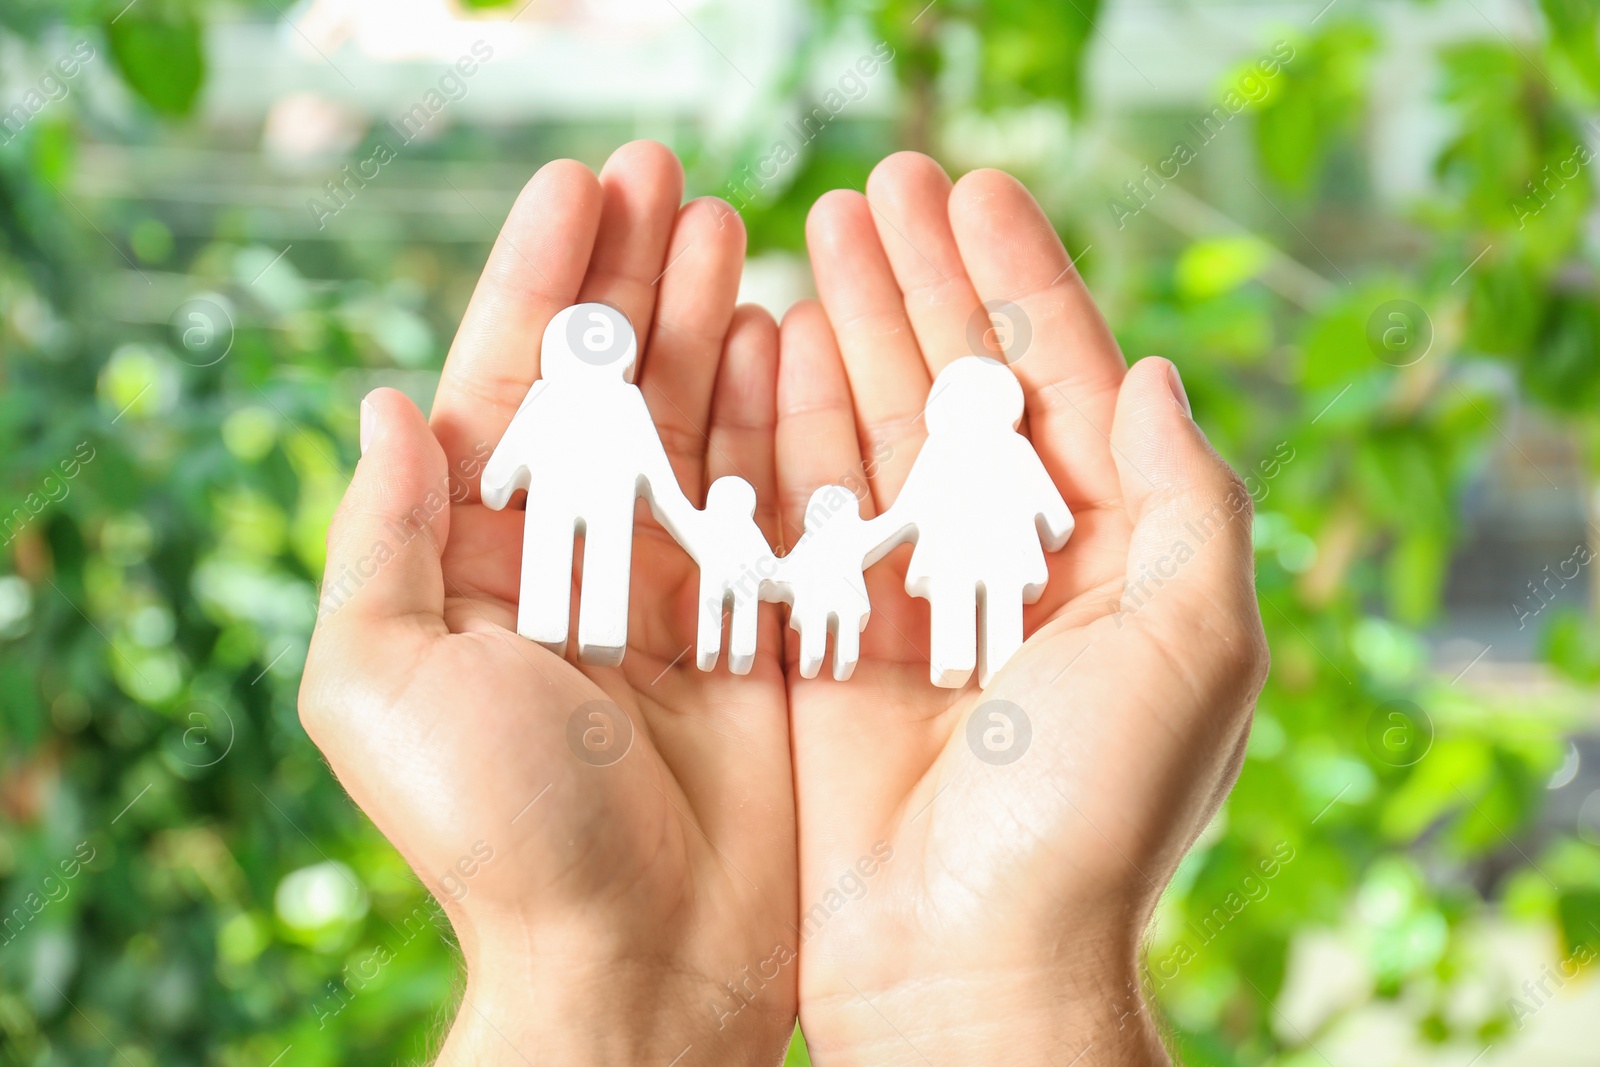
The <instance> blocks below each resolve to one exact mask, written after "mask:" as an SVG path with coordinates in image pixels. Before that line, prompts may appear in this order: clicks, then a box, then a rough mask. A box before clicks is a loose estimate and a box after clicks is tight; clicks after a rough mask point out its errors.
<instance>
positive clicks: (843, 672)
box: [833, 611, 867, 682]
mask: <svg viewBox="0 0 1600 1067" xmlns="http://www.w3.org/2000/svg"><path fill="white" fill-rule="evenodd" d="M866 619H867V616H866V613H865V612H853V611H846V612H842V613H841V614H840V615H839V629H838V632H837V633H835V634H834V636H833V680H834V681H836V682H846V681H849V680H850V676H851V675H852V674H854V673H855V670H856V664H857V663H858V662H859V661H860V659H861V628H862V627H863V626H864V625H865V624H866Z"/></svg>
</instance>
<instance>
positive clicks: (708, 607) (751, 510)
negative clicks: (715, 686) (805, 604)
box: [658, 477, 778, 674]
mask: <svg viewBox="0 0 1600 1067" xmlns="http://www.w3.org/2000/svg"><path fill="white" fill-rule="evenodd" d="M663 510H664V512H665V515H664V517H663V516H658V518H660V519H661V524H662V525H663V526H665V527H666V528H667V532H668V533H670V534H672V536H673V537H675V538H677V539H678V543H679V544H681V545H683V546H684V550H685V551H687V552H688V553H689V555H690V556H692V557H693V558H694V561H695V562H696V563H698V564H699V565H700V622H699V628H698V630H697V632H696V637H695V647H696V653H697V654H696V656H695V662H696V663H697V664H699V667H700V669H701V670H703V671H709V670H712V669H714V668H715V667H716V665H717V653H718V651H719V650H720V648H721V645H722V617H723V611H724V609H726V611H727V613H728V669H729V670H730V671H732V672H733V673H734V674H749V673H750V667H751V665H752V664H754V663H755V661H756V621H757V618H758V615H757V612H758V611H759V609H760V607H761V594H762V592H763V591H764V590H765V589H767V587H768V586H769V585H770V581H771V578H772V576H773V575H775V574H776V573H777V569H778V568H777V560H776V559H775V558H774V557H773V555H772V549H771V548H770V547H768V545H767V539H766V538H765V537H764V536H762V533H761V527H759V526H757V525H756V521H755V518H754V516H755V513H756V491H755V489H754V488H752V487H751V485H750V483H749V482H747V481H745V480H744V479H743V478H734V477H724V478H718V479H717V480H716V481H714V482H712V483H711V488H710V489H708V490H707V491H706V509H705V510H704V511H695V510H694V509H693V508H690V509H689V510H688V511H687V512H684V513H681V514H679V513H678V512H677V509H675V508H667V509H663Z"/></svg>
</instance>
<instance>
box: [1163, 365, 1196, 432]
mask: <svg viewBox="0 0 1600 1067" xmlns="http://www.w3.org/2000/svg"><path fill="white" fill-rule="evenodd" d="M1167 387H1168V388H1169V389H1171V390H1172V399H1173V400H1175V401H1177V404H1178V406H1179V407H1180V408H1182V409H1183V413H1184V414H1185V415H1187V416H1189V417H1190V418H1193V417H1194V409H1193V408H1191V407H1190V406H1189V394H1188V393H1186V392H1184V391H1183V379H1182V378H1180V377H1179V376H1178V365H1177V364H1176V363H1170V362H1169V363H1168V364H1167Z"/></svg>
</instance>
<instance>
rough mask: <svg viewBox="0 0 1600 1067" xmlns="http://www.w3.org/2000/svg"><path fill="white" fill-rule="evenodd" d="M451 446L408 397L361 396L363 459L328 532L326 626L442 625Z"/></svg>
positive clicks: (386, 392) (390, 392)
mask: <svg viewBox="0 0 1600 1067" xmlns="http://www.w3.org/2000/svg"><path fill="white" fill-rule="evenodd" d="M450 489H451V486H450V482H449V478H448V474H447V466H446V463H445V457H444V449H443V448H441V447H440V445H439V442H438V440H437V439H435V437H434V436H433V431H432V430H430V429H429V428H428V423H427V420H426V419H424V418H423V417H422V413H421V412H420V411H418V410H417V406H416V405H415V404H413V403H412V402H411V401H410V399H409V398H407V397H406V395H405V394H404V393H401V392H399V391H398V390H395V389H375V390H373V391H372V392H371V393H370V394H368V395H367V398H366V399H365V400H363V401H362V402H361V462H360V463H358V464H357V465H356V471H355V475H354V477H352V478H351V480H350V488H349V489H348V490H346V491H345V495H344V500H343V501H341V502H340V504H339V510H338V511H337V512H335V514H334V517H333V522H332V524H331V525H330V526H329V529H328V563H327V569H326V571H325V573H324V574H323V581H322V592H321V596H320V603H319V606H318V612H317V614H318V622H319V625H329V624H343V623H345V622H366V623H371V622H375V621H379V620H386V619H397V618H402V617H405V616H421V617H423V618H424V619H425V620H426V619H433V620H438V625H439V626H440V627H441V628H442V627H443V614H444V572H443V570H442V569H441V567H440V565H439V556H440V553H442V552H443V551H444V544H445V538H446V537H447V536H448V534H449V530H450Z"/></svg>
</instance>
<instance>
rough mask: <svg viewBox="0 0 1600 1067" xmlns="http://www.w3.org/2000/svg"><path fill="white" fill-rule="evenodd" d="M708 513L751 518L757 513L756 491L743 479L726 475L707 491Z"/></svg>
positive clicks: (713, 483)
mask: <svg viewBox="0 0 1600 1067" xmlns="http://www.w3.org/2000/svg"><path fill="white" fill-rule="evenodd" d="M706 511H708V512H711V513H714V514H717V515H739V516H742V517H743V518H746V519H748V518H751V517H752V516H754V515H755V513H756V491H755V490H754V489H752V488H751V487H750V483H749V482H747V481H745V480H744V479H743V478H739V477H736V476H734V475H731V474H730V475H725V476H724V477H721V478H718V479H717V480H716V481H714V482H712V483H711V488H710V489H708V490H706Z"/></svg>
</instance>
